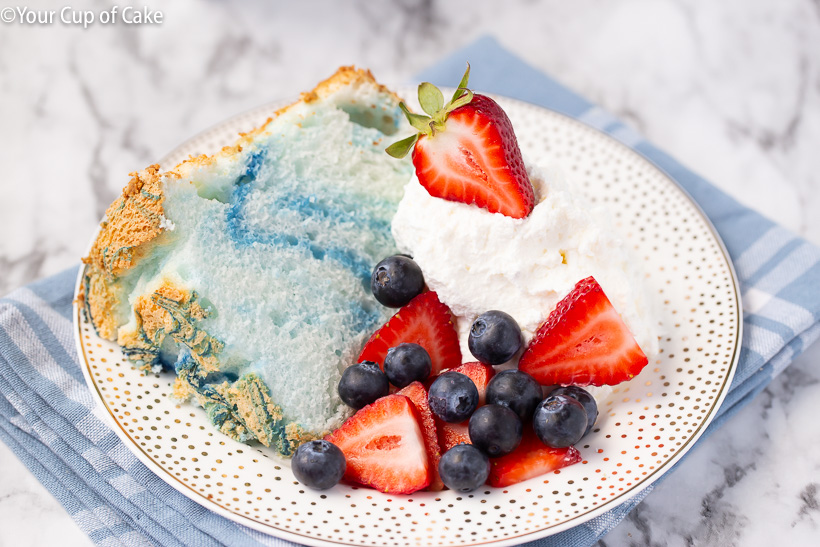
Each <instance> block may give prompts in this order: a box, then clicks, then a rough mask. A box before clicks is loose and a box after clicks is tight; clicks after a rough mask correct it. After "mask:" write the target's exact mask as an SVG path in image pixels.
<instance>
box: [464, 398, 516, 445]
mask: <svg viewBox="0 0 820 547" xmlns="http://www.w3.org/2000/svg"><path fill="white" fill-rule="evenodd" d="M468 430H469V432H470V441H471V442H472V443H473V446H475V447H476V448H478V449H479V450H481V451H482V452H484V453H485V454H487V455H488V456H489V457H491V458H500V457H501V456H506V455H507V454H509V453H510V452H512V451H513V450H515V449H516V448H518V445H519V444H520V443H521V435H522V434H523V433H524V426H522V425H521V420H519V419H518V415H517V414H516V413H515V412H513V411H512V410H510V409H509V408H507V407H506V406H501V405H484V406H482V407H481V408H479V409H478V410H476V411H475V412H474V413H473V415H472V416H471V417H470V425H469V428H468Z"/></svg>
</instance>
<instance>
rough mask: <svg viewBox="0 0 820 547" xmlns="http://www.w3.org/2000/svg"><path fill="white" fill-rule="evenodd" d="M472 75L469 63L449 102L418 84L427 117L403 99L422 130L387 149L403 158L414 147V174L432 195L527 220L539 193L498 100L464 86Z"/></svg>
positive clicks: (429, 87)
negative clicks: (414, 112)
mask: <svg viewBox="0 0 820 547" xmlns="http://www.w3.org/2000/svg"><path fill="white" fill-rule="evenodd" d="M469 75H470V66H469V65H467V72H466V73H465V74H464V77H463V78H462V80H461V84H460V85H459V88H458V90H457V91H456V92H455V94H454V95H453V98H452V99H451V100H450V102H449V103H447V104H446V105H445V104H444V97H443V96H442V94H441V91H439V90H438V88H436V87H435V86H434V85H433V84H430V83H428V82H425V83H423V84H421V85H420V86H419V103H420V104H421V107H422V109H423V110H424V111H425V112H426V113H427V114H429V116H422V115H420V114H413V113H411V112H410V111H409V110H408V109H407V107H406V106H405V105H404V103H401V106H402V108H403V110H404V111H405V114H406V115H407V118H408V120H410V123H411V124H412V125H413V127H415V128H416V129H418V130H419V134H417V135H414V136H412V137H409V138H407V139H404V140H401V141H399V142H397V143H394V144H393V145H391V146H390V147H389V148H388V149H387V153H388V154H390V155H391V156H394V157H404V155H406V154H407V152H409V150H410V148H411V147H413V165H415V167H416V176H417V177H418V180H419V182H420V183H421V185H422V186H424V187H425V188H426V189H427V191H428V192H429V193H430V195H431V196H434V197H439V198H443V199H447V200H450V201H458V202H461V203H467V204H474V205H477V206H478V207H482V208H484V209H487V210H488V211H489V212H491V213H501V214H504V215H506V216H509V217H513V218H524V217H526V216H527V215H529V214H530V212H531V211H532V208H533V206H534V205H535V196H534V194H533V189H532V183H531V182H530V179H529V176H528V175H527V170H526V168H525V167H524V160H523V159H522V158H521V150H520V148H519V147H518V141H517V140H516V138H515V133H514V132H513V127H512V123H511V122H510V119H509V118H508V117H507V114H506V113H504V110H502V109H501V107H500V106H498V103H496V102H495V101H494V100H492V99H491V98H489V97H486V96H484V95H477V94H473V93H472V92H471V91H470V90H468V89H466V85H467V80H468V78H469Z"/></svg>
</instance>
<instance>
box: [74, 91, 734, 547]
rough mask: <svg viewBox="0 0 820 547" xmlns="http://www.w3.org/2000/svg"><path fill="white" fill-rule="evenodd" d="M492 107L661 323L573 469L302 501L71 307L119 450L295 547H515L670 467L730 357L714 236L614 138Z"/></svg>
mask: <svg viewBox="0 0 820 547" xmlns="http://www.w3.org/2000/svg"><path fill="white" fill-rule="evenodd" d="M402 91H403V92H404V95H405V96H413V95H414V94H415V90H412V89H406V90H402ZM497 100H498V102H499V103H500V104H501V105H502V106H503V108H504V109H505V110H506V112H507V113H508V115H509V117H510V119H511V120H512V122H513V125H514V126H515V128H516V133H517V135H518V139H519V142H520V145H521V148H522V150H523V152H524V154H525V155H526V157H528V158H533V159H534V160H535V161H544V162H554V163H558V164H560V165H561V166H562V167H563V169H564V170H565V171H566V172H567V174H568V175H569V177H570V178H571V180H573V181H574V183H575V184H577V186H578V187H579V188H580V189H582V191H583V192H584V193H585V194H586V195H587V197H588V198H589V199H590V200H591V201H592V202H594V203H605V204H607V205H608V206H609V208H610V210H611V213H612V217H613V220H614V221H615V224H616V226H617V228H618V230H619V231H620V232H621V235H622V236H623V237H624V239H625V240H626V242H627V243H628V245H629V246H631V247H632V248H633V249H634V252H635V256H636V257H637V259H638V260H640V261H641V262H642V267H643V271H644V272H645V283H646V285H647V287H648V288H649V292H650V295H652V296H654V298H655V299H656V304H657V305H656V307H657V309H658V313H659V316H660V319H661V321H662V330H661V332H660V335H661V339H660V347H661V352H660V354H659V356H658V357H657V358H655V359H654V360H653V361H651V362H650V364H649V365H648V366H647V367H646V368H645V369H644V371H643V372H641V374H639V375H638V376H637V377H635V378H634V379H632V380H631V381H629V382H625V383H623V384H620V385H618V386H615V387H614V388H613V389H612V390H611V392H609V393H608V394H607V395H605V396H602V397H601V398H600V399H599V401H598V405H599V408H600V416H599V419H598V422H597V424H596V425H595V428H594V429H593V431H592V432H590V434H589V435H587V436H586V437H585V438H584V439H583V440H582V441H581V443H580V444H579V446H578V449H579V450H580V452H581V456H582V458H583V460H582V461H581V462H580V463H578V464H575V465H573V466H570V467H567V468H564V469H561V470H560V471H555V472H553V473H550V474H548V475H544V476H541V477H537V478H533V479H530V480H528V481H525V482H522V483H519V484H516V485H513V486H509V487H506V488H491V487H486V488H482V489H479V490H477V491H475V492H473V493H472V494H461V493H457V492H452V491H444V492H436V493H434V492H418V493H416V494H413V495H409V496H403V495H388V494H383V493H380V492H377V491H374V490H370V489H366V488H356V487H353V486H345V485H339V486H336V487H334V488H332V489H330V490H327V491H324V492H316V491H313V490H310V489H308V488H305V487H303V486H302V485H300V484H299V483H298V482H297V481H296V480H295V479H294V477H293V474H292V473H291V471H290V468H289V464H288V462H287V461H284V460H282V459H280V458H279V457H277V456H276V455H275V454H274V453H273V452H272V451H271V450H267V449H265V448H264V447H262V446H259V445H245V444H241V443H238V442H235V441H233V440H231V439H229V438H228V437H226V436H224V435H222V434H221V433H219V432H217V431H216V430H214V429H213V428H212V427H211V425H210V423H209V422H208V420H207V418H206V416H205V413H204V411H203V410H202V409H201V408H198V407H195V406H192V405H189V404H180V403H178V402H177V401H175V400H174V399H173V398H172V397H171V392H172V389H171V387H172V381H173V376H172V375H171V374H170V373H160V374H151V375H148V376H144V375H142V374H141V373H140V372H138V371H137V370H134V369H132V368H131V366H130V364H129V363H128V361H127V360H126V359H125V356H124V355H123V353H122V352H121V351H120V348H119V346H117V345H116V344H114V343H112V342H109V341H107V340H103V339H101V338H99V337H98V336H97V335H96V334H95V332H94V329H93V327H92V326H91V325H90V324H89V323H88V322H86V320H85V319H84V318H83V316H82V314H81V313H80V310H79V309H75V322H76V337H77V342H78V348H79V354H80V362H81V365H82V368H83V372H84V374H85V377H86V380H87V382H88V384H89V386H90V387H91V391H92V393H93V394H94V395H95V397H96V398H97V401H98V402H99V404H100V405H102V407H103V408H104V409H105V411H106V412H105V413H106V414H107V415H108V417H109V418H110V421H111V425H112V427H113V428H114V430H115V431H116V433H117V434H118V435H119V437H120V438H121V439H122V440H123V442H124V443H125V444H126V446H128V447H129V449H131V450H132V451H133V452H134V453H135V454H136V455H137V456H138V457H139V459H140V460H142V462H143V463H145V464H146V465H147V466H148V467H149V468H150V469H151V470H153V471H154V472H155V473H156V474H157V475H159V476H160V477H162V478H163V479H164V480H165V481H167V482H168V483H169V484H170V485H172V486H173V487H174V488H176V489H177V490H179V491H180V492H182V493H183V494H185V495H187V496H188V497H190V498H191V499H193V500H194V501H196V502H198V503H200V504H202V505H203V506H205V507H207V508H208V509H211V510H213V511H215V512H217V513H219V514H221V515H223V516H225V517H227V518H229V519H231V520H233V521H236V522H239V523H241V524H244V525H246V526H249V527H251V528H254V529H256V530H259V531H262V532H265V533H268V534H271V535H273V536H278V537H280V538H284V539H288V540H291V541H294V542H297V543H302V544H307V545H361V546H399V545H417V546H425V545H447V546H456V545H487V544H493V545H515V544H519V543H522V542H526V541H531V540H535V539H538V538H542V537H545V536H548V535H551V534H554V533H557V532H561V531H563V530H567V529H568V528H571V527H573V526H575V525H578V524H580V523H582V522H584V521H587V520H589V519H591V518H593V517H595V516H598V515H600V514H602V513H604V512H606V511H607V510H608V509H611V508H613V507H615V506H616V505H618V504H620V503H623V502H624V501H626V500H627V499H629V498H630V497H631V496H634V495H635V494H637V493H638V492H640V491H641V490H642V489H644V488H645V487H647V486H648V485H649V484H651V483H652V482H653V481H655V480H657V479H658V478H659V477H660V476H661V475H662V474H663V473H664V472H665V471H666V470H668V469H669V468H670V467H671V466H672V465H673V464H674V463H675V462H676V461H678V460H679V459H680V458H681V456H683V454H685V453H686V451H687V450H689V449H690V448H691V447H692V445H693V444H694V442H695V441H696V440H697V439H698V437H700V435H701V434H702V433H703V431H704V430H705V429H706V426H707V425H708V424H709V422H710V421H711V420H712V418H713V417H714V415H715V412H716V410H717V408H718V407H719V406H720V403H721V401H722V400H723V398H724V396H725V395H726V392H727V390H728V387H729V383H730V381H731V379H732V374H733V372H734V368H735V365H736V363H737V359H738V355H739V349H740V338H741V328H742V326H741V316H740V310H741V307H740V295H739V291H738V283H737V280H736V278H735V274H734V271H733V269H732V265H731V261H730V259H729V258H728V255H727V253H726V250H725V248H724V246H723V244H722V242H721V241H720V238H719V236H718V235H717V234H716V232H715V230H714V228H713V227H712V225H711V224H710V222H709V221H708V220H707V219H706V217H705V216H704V214H703V213H702V212H701V210H700V209H699V208H698V206H697V205H696V204H695V203H694V202H693V201H692V199H691V198H690V197H689V196H688V195H687V194H686V193H685V192H684V191H683V190H681V188H680V187H678V185H677V184H676V183H675V182H673V181H672V180H671V179H670V178H669V177H668V176H667V175H666V174H665V173H663V172H662V171H660V170H659V169H658V168H657V167H655V166H654V165H653V164H651V163H650V162H649V161H647V160H646V159H645V158H643V157H642V156H640V155H638V154H637V153H635V152H634V151H632V150H631V149H629V148H628V147H626V146H624V145H623V144H621V143H620V142H619V141H617V140H615V139H613V138H611V137H609V136H607V135H606V134H604V133H602V132H600V131H598V130H596V129H593V128H590V127H588V126H586V125H584V124H582V123H579V122H577V121H575V120H572V119H570V118H568V117H565V116H563V115H561V114H558V113H555V112H552V111H549V110H546V109H543V108H541V107H537V106H534V105H531V104H527V103H523V102H520V101H516V100H512V99H507V98H503V97H497ZM277 106H281V104H274V105H266V106H263V107H260V108H257V109H255V110H253V111H251V112H248V113H245V114H242V115H239V116H237V117H235V118H232V119H230V120H228V121H226V122H225V123H222V124H220V125H218V126H216V127H213V128H211V129H209V130H207V131H205V132H204V133H202V134H200V135H198V136H196V137H194V138H193V139H191V140H190V141H188V142H186V143H185V144H183V145H182V146H180V147H179V148H177V149H176V150H174V151H173V152H172V153H171V154H169V155H168V156H167V157H165V158H164V159H163V160H162V165H163V166H164V167H169V166H173V165H175V164H176V163H178V162H180V161H181V160H183V159H184V158H186V157H187V156H188V155H189V154H199V153H211V152H213V151H216V150H218V149H219V148H221V147H222V146H223V145H226V144H230V143H232V142H233V140H234V138H235V136H236V134H237V133H238V132H239V131H247V130H249V129H251V128H253V127H255V126H258V125H259V124H261V123H262V122H263V121H264V120H265V118H266V117H267V116H268V115H269V114H270V113H271V112H272V111H273V110H274V109H275V108H276V107H277ZM80 277H82V273H81V276H80ZM78 286H79V281H78Z"/></svg>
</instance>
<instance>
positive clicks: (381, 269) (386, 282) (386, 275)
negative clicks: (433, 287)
mask: <svg viewBox="0 0 820 547" xmlns="http://www.w3.org/2000/svg"><path fill="white" fill-rule="evenodd" d="M370 290H371V291H373V296H375V297H376V300H378V301H379V302H381V303H382V304H384V305H385V306H387V307H389V308H401V307H402V306H404V305H406V304H407V303H408V302H410V301H411V300H413V298H415V297H416V296H418V295H420V294H421V291H422V290H424V276H423V275H422V273H421V268H419V265H418V264H416V263H415V262H414V261H413V259H412V258H409V257H407V256H404V255H394V256H388V257H387V258H385V259H384V260H382V261H381V262H379V263H378V264H376V267H375V268H373V275H371V276H370Z"/></svg>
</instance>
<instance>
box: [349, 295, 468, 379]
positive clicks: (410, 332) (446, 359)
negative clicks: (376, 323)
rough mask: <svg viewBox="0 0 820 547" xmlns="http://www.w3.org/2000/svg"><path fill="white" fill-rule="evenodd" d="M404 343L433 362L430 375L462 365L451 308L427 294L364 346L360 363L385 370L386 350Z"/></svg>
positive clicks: (421, 296) (411, 304)
mask: <svg viewBox="0 0 820 547" xmlns="http://www.w3.org/2000/svg"><path fill="white" fill-rule="evenodd" d="M403 342H412V343H415V344H419V345H420V346H422V347H423V348H424V349H426V350H427V353H429V354H430V360H431V361H432V362H433V370H432V372H431V373H430V374H431V376H435V375H436V374H438V373H439V372H441V371H442V370H444V369H446V368H452V367H455V366H458V365H459V363H461V348H460V347H459V345H458V333H456V328H455V325H454V324H453V316H452V314H451V313H450V308H448V307H447V306H445V305H444V304H442V303H441V301H440V300H439V299H438V295H437V294H436V293H435V292H433V291H427V292H425V293H422V294H420V295H418V296H417V297H415V298H414V299H413V300H411V301H410V303H409V304H407V305H406V306H404V307H403V308H402V309H400V310H399V311H398V313H396V315H394V316H393V317H391V318H390V320H389V321H388V322H387V323H385V324H384V325H383V326H382V327H381V328H380V329H379V330H377V331H376V332H374V333H373V335H372V336H371V337H370V339H369V340H368V341H367V343H365V345H364V349H362V353H361V354H360V355H359V362H360V363H361V362H362V361H374V362H376V363H378V364H379V366H380V367H382V369H384V358H385V356H387V350H389V349H390V348H392V347H395V346H398V345H399V344H401V343H403Z"/></svg>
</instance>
